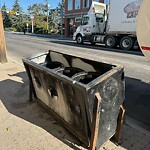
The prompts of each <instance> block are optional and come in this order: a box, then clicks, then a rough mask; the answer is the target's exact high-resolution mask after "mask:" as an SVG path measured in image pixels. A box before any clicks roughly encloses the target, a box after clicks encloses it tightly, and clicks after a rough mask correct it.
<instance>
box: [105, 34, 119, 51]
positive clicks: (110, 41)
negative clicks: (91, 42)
mask: <svg viewBox="0 0 150 150" xmlns="http://www.w3.org/2000/svg"><path fill="white" fill-rule="evenodd" d="M117 45H118V40H117V38H116V37H114V36H111V35H109V36H107V37H106V38H105V46H106V47H107V48H114V47H117Z"/></svg>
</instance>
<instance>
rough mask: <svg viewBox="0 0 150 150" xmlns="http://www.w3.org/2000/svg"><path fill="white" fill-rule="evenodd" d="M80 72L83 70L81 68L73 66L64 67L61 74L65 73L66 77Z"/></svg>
mask: <svg viewBox="0 0 150 150" xmlns="http://www.w3.org/2000/svg"><path fill="white" fill-rule="evenodd" d="M80 72H83V70H82V69H79V68H75V67H66V68H65V69H64V70H63V74H64V75H66V76H67V77H70V78H71V77H72V76H74V75H75V74H78V73H80Z"/></svg>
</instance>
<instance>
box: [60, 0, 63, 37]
mask: <svg viewBox="0 0 150 150" xmlns="http://www.w3.org/2000/svg"><path fill="white" fill-rule="evenodd" d="M60 12H61V39H62V38H63V0H62V1H61V11H60Z"/></svg>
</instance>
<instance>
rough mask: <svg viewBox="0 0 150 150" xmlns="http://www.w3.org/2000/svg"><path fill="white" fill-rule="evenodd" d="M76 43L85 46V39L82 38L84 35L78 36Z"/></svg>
mask: <svg viewBox="0 0 150 150" xmlns="http://www.w3.org/2000/svg"><path fill="white" fill-rule="evenodd" d="M76 41H77V43H78V44H83V37H82V35H80V34H79V35H78V36H77V38H76Z"/></svg>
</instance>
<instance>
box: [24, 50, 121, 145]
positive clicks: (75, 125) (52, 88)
mask: <svg viewBox="0 0 150 150" xmlns="http://www.w3.org/2000/svg"><path fill="white" fill-rule="evenodd" d="M23 62H24V65H25V68H26V70H27V73H28V76H29V79H30V83H31V85H32V87H33V91H34V96H35V97H36V98H37V99H38V100H39V101H40V102H41V103H42V104H44V105H45V106H46V107H47V108H48V109H50V110H51V112H52V114H53V115H54V117H55V118H56V119H57V120H59V121H60V122H61V123H62V124H63V125H64V126H65V127H66V128H67V129H68V130H69V131H70V132H72V133H73V134H74V135H75V136H76V137H77V138H78V139H79V140H80V141H81V142H83V143H84V145H85V146H87V147H88V146H90V140H91V135H92V134H93V133H92V132H93V130H92V128H93V127H92V125H93V116H94V115H95V114H93V112H95V111H94V110H93V108H94V105H95V104H94V103H95V99H96V98H95V94H96V93H99V94H100V95H101V102H100V105H99V118H100V119H99V120H100V121H99V127H98V129H97V131H98V138H97V140H96V147H97V148H99V147H100V146H101V145H102V144H103V143H104V142H105V141H106V140H108V139H110V137H112V136H113V135H114V134H115V130H116V125H117V117H118V114H119V108H120V105H121V104H122V103H123V100H124V73H123V67H122V66H119V65H112V64H107V63H102V62H97V61H93V60H88V59H85V58H80V57H75V56H71V55H68V54H63V53H58V52H54V51H51V50H50V51H49V53H45V54H39V55H36V56H34V57H31V58H27V59H24V60H23Z"/></svg>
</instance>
